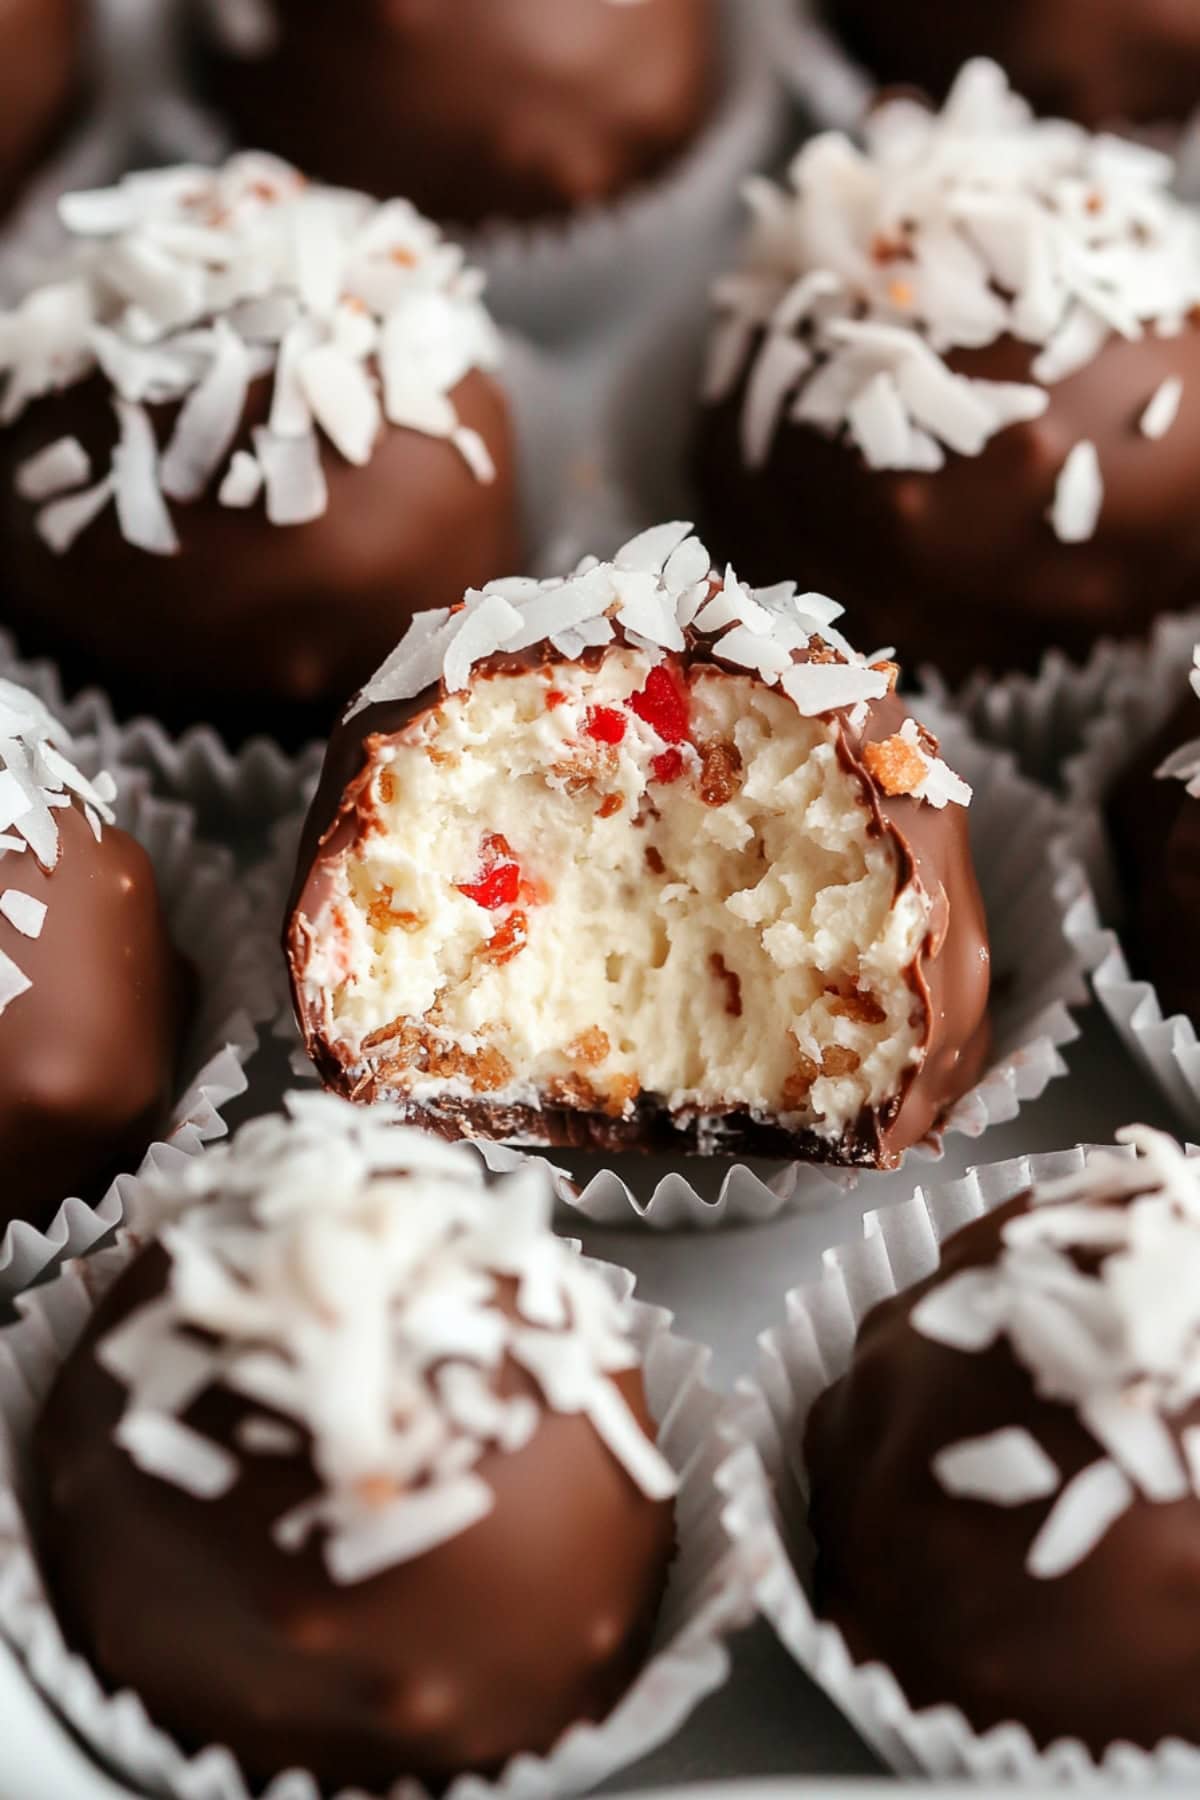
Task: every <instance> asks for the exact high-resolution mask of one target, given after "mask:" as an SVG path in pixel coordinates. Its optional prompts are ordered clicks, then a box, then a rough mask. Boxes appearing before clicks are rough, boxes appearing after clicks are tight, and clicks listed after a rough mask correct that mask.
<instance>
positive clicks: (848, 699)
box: [780, 662, 888, 719]
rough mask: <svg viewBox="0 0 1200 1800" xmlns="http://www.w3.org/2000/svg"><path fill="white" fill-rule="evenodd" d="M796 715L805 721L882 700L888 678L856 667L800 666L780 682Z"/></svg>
mask: <svg viewBox="0 0 1200 1800" xmlns="http://www.w3.org/2000/svg"><path fill="white" fill-rule="evenodd" d="M780 686H781V687H782V689H783V691H784V693H785V694H786V695H787V697H788V699H789V700H790V701H791V702H792V704H793V706H794V707H795V708H796V711H797V712H798V713H800V714H801V715H802V716H803V717H804V718H806V719H815V718H819V717H820V715H821V714H822V713H828V712H836V711H838V710H840V709H841V708H843V707H847V706H858V705H861V704H863V703H864V702H867V701H871V700H882V699H883V697H884V695H885V694H886V693H887V692H888V677H887V676H886V675H884V674H877V673H876V671H875V670H874V669H868V668H866V667H865V666H863V665H861V664H857V663H817V662H807V663H797V664H796V665H795V667H794V668H791V669H789V670H788V672H787V674H786V675H784V676H783V677H782V679H781V681H780Z"/></svg>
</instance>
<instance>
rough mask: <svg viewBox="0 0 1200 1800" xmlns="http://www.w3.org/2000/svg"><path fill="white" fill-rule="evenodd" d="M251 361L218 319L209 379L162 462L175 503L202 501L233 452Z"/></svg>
mask: <svg viewBox="0 0 1200 1800" xmlns="http://www.w3.org/2000/svg"><path fill="white" fill-rule="evenodd" d="M249 385H250V358H249V354H248V352H247V350H246V346H245V344H244V343H243V342H242V340H241V338H240V337H238V335H237V333H236V332H235V331H234V330H233V329H232V327H231V326H230V325H229V324H228V323H227V322H226V321H225V320H224V319H218V320H217V322H216V325H215V326H214V328H213V357H212V363H211V366H210V368H209V370H208V373H207V375H205V377H204V378H203V380H202V381H201V382H200V383H199V385H198V386H197V387H195V388H193V389H192V391H191V393H190V394H189V395H188V397H187V399H186V400H185V401H184V403H183V405H182V407H181V408H180V410H179V417H178V419H177V420H176V421H175V429H174V431H173V432H172V433H171V441H170V443H169V444H168V445H167V448H166V450H165V452H164V454H163V459H162V487H163V492H164V493H165V494H168V495H170V497H171V499H173V500H198V499H199V498H200V496H201V494H203V493H204V491H205V489H206V488H207V487H208V484H209V482H210V481H211V480H212V478H213V476H214V475H215V474H216V472H217V470H218V468H219V467H220V466H221V464H222V463H223V462H224V460H225V458H226V456H227V455H228V454H229V447H230V445H231V444H232V443H233V440H234V438H235V437H236V436H237V433H238V429H239V427H240V426H241V423H242V415H243V413H244V411H245V407H246V394H247V391H248V389H249Z"/></svg>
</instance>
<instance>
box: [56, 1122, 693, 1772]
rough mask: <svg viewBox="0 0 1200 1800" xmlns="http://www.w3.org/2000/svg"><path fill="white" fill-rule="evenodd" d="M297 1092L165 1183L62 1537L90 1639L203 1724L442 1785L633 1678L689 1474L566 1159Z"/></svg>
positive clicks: (115, 1296) (66, 1616) (78, 1376)
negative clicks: (651, 1392)
mask: <svg viewBox="0 0 1200 1800" xmlns="http://www.w3.org/2000/svg"><path fill="white" fill-rule="evenodd" d="M286 1105H287V1116H286V1117H271V1118H263V1119H259V1120H256V1121H255V1122H253V1123H252V1124H250V1125H248V1126H247V1127H245V1128H244V1129H243V1130H242V1131H241V1132H240V1133H239V1134H238V1136H237V1138H236V1139H235V1140H234V1141H233V1143H232V1144H230V1145H229V1146H225V1147H221V1148H219V1149H218V1150H216V1151H215V1152H214V1153H213V1154H212V1155H211V1156H206V1157H204V1158H203V1159H196V1160H195V1162H194V1163H190V1164H188V1165H187V1166H185V1167H183V1168H181V1169H178V1170H176V1171H173V1172H171V1173H170V1174H169V1175H166V1176H163V1177H161V1178H157V1179H156V1180H155V1181H154V1182H153V1183H152V1184H151V1187H150V1190H149V1192H148V1194H147V1195H146V1196H144V1197H143V1201H142V1211H141V1213H140V1215H139V1225H140V1227H141V1229H142V1230H143V1231H145V1230H148V1229H154V1228H155V1227H156V1228H157V1229H156V1236H155V1238H154V1241H153V1242H152V1244H151V1246H150V1248H149V1249H147V1250H145V1251H144V1252H142V1253H141V1254H140V1255H139V1256H137V1257H136V1258H135V1260H134V1262H133V1263H132V1265H131V1266H130V1267H129V1268H128V1269H127V1270H126V1271H125V1273H124V1274H123V1275H122V1276H121V1277H120V1278H119V1279H118V1281H117V1283H116V1284H115V1286H114V1287H113V1288H112V1289H111V1290H110V1292H109V1293H108V1294H107V1295H106V1296H105V1298H104V1300H103V1301H102V1303H101V1305H100V1307H99V1309H98V1312H97V1314H96V1316H95V1318H94V1320H93V1321H92V1323H91V1325H90V1327H89V1330H88V1332H87V1334H86V1336H85V1338H84V1340H83V1342H82V1343H81V1345H80V1346H79V1347H78V1348H77V1349H76V1350H75V1351H74V1352H73V1354H72V1355H71V1357H70V1358H69V1359H68V1361H67V1363H66V1365H65V1367H64V1369H63V1370H62V1371H61V1373H60V1375H59V1378H58V1381H57V1383H56V1386H55V1388H54V1390H53V1391H52V1393H51V1395H50V1396H49V1399H48V1401H47V1403H46V1406H45V1409H44V1411H43V1414H42V1417H41V1420H40V1422H39V1425H38V1427H37V1433H36V1446H35V1456H36V1462H37V1468H38V1487H39V1500H38V1505H37V1517H38V1520H39V1525H40V1540H41V1543H42V1545H43V1548H44V1551H45V1554H46V1559H47V1566H48V1571H49V1577H50V1582H51V1585H52V1588H53V1590H54V1594H55V1598H56V1601H57V1603H58V1606H59V1610H60V1612H61V1614H62V1617H63V1621H64V1625H65V1627H66V1629H67V1631H68V1634H69V1635H70V1636H71V1638H72V1641H73V1643H74V1645H75V1647H76V1648H77V1649H79V1650H80V1651H82V1652H83V1653H84V1654H85V1655H86V1656H88V1658H89V1659H90V1660H91V1661H92V1662H93V1664H94V1666H95V1667H96V1669H97V1671H98V1673H100V1675H101V1676H102V1678H103V1679H104V1680H105V1681H106V1682H107V1683H108V1684H109V1685H110V1686H112V1687H114V1688H122V1687H128V1688H130V1689H132V1690H133V1691H134V1692H135V1693H137V1694H138V1696H139V1697H140V1699H141V1700H142V1702H143V1704H145V1705H146V1707H147V1708H148V1710H149V1712H150V1715H151V1717H152V1718H153V1719H154V1720H155V1722H156V1723H157V1724H158V1725H159V1726H160V1727H163V1728H165V1729H167V1730H168V1731H171V1732H172V1733H174V1734H175V1735H176V1736H177V1737H178V1738H180V1739H182V1740H183V1741H184V1742H185V1743H187V1744H189V1745H192V1746H199V1745H202V1744H204V1743H206V1742H220V1743H222V1744H227V1745H228V1746H229V1747H230V1748H231V1750H232V1751H233V1753H234V1755H235V1756H236V1757H237V1758H238V1760H239V1762H240V1764H241V1766H242V1768H243V1770H244V1771H245V1773H246V1774H247V1777H248V1779H249V1780H250V1781H251V1783H252V1784H254V1785H257V1784H258V1783H260V1782H266V1781H269V1780H270V1779H271V1778H272V1777H273V1776H275V1775H276V1774H278V1773H279V1771H280V1770H281V1769H283V1768H285V1767H296V1766H303V1767H305V1768H307V1769H309V1770H311V1771H312V1772H313V1774H314V1775H315V1776H316V1779H317V1781H318V1783H319V1784H320V1785H321V1786H322V1788H323V1789H324V1788H328V1789H330V1790H332V1788H333V1787H335V1786H336V1787H338V1788H339V1790H340V1788H341V1787H343V1786H344V1785H345V1784H347V1783H350V1784H352V1785H355V1786H359V1785H361V1786H362V1787H363V1788H364V1789H366V1790H368V1791H370V1792H383V1791H384V1790H385V1789H387V1788H388V1787H390V1785H391V1783H392V1782H393V1781H394V1780H395V1779H396V1778H397V1776H399V1775H401V1774H404V1775H410V1776H413V1777H416V1778H418V1779H420V1780H423V1781H425V1782H426V1783H428V1784H429V1785H430V1786H437V1787H441V1786H444V1785H445V1783H446V1782H447V1781H449V1780H451V1779H452V1778H453V1777H454V1776H455V1775H457V1774H460V1773H464V1772H466V1771H468V1770H478V1771H480V1772H490V1771H492V1770H494V1769H498V1768H499V1767H500V1766H501V1765H502V1764H503V1763H504V1762H505V1761H506V1760H507V1759H508V1758H509V1757H510V1756H511V1755H515V1754H517V1753H519V1752H522V1751H527V1752H534V1753H536V1752H542V1751H545V1750H547V1749H549V1748H550V1747H551V1745H552V1744H553V1743H554V1742H555V1741H556V1740H557V1738H558V1737H559V1736H560V1735H561V1733H562V1732H563V1731H564V1730H566V1729H567V1728H568V1727H570V1726H572V1725H576V1724H579V1723H582V1722H585V1721H590V1720H599V1719H601V1718H603V1717H604V1716H605V1714H606V1713H607V1712H608V1711H609V1710H610V1709H611V1707H612V1706H613V1704H615V1702H616V1700H617V1699H618V1698H619V1696H620V1694H621V1693H622V1692H623V1691H624V1689H625V1687H626V1686H627V1685H628V1683H629V1682H630V1681H631V1679H632V1678H633V1676H634V1674H635V1673H636V1670H637V1668H638V1665H639V1663H640V1661H641V1659H642V1657H643V1656H644V1654H645V1652H646V1649H647V1646H648V1643H649V1639H650V1634H651V1632H652V1630H653V1625H654V1619H655V1616H656V1613H657V1609H658V1605H659V1601H660V1599H661V1596H662V1593H663V1590H664V1586H665V1582H666V1576H667V1570H668V1567H669V1564H670V1561H671V1558H672V1554H673V1548H674V1530H673V1513H674V1508H673V1498H674V1495H675V1492H676V1488H677V1479H676V1475H675V1472H674V1470H673V1469H672V1468H671V1466H670V1464H669V1463H668V1461H667V1460H666V1458H665V1457H664V1455H663V1454H662V1452H661V1451H660V1450H659V1449H658V1447H657V1446H656V1443H655V1436H654V1426H653V1424H652V1422H651V1419H650V1416H649V1412H648V1408H647V1403H646V1398H645V1393H644V1389H643V1380H642V1373H641V1368H640V1357H639V1352H638V1349H637V1345H636V1342H635V1337H634V1329H633V1320H632V1313H631V1307H630V1304H629V1302H628V1301H626V1300H623V1299H621V1298H619V1297H618V1295H617V1292H616V1290H615V1289H614V1288H613V1287H612V1286H611V1285H610V1284H609V1282H608V1281H607V1280H606V1279H605V1278H604V1277H603V1275H602V1274H600V1273H599V1272H598V1271H597V1270H596V1269H594V1268H592V1267H590V1266H588V1265H587V1264H585V1263H584V1262H583V1261H582V1259H581V1258H580V1257H579V1256H578V1255H577V1254H576V1252H575V1251H574V1250H573V1249H571V1247H570V1246H568V1245H567V1244H565V1243H564V1242H563V1241H562V1240H560V1239H558V1238H556V1237H555V1236H554V1234H553V1232H552V1230H551V1225H550V1220H551V1213H552V1209H553V1192H552V1187H551V1183H550V1179H549V1176H548V1174H547V1172H546V1170H545V1168H544V1167H543V1166H542V1165H540V1164H537V1163H529V1164H526V1165H525V1166H523V1167H520V1168H518V1169H517V1170H516V1171H515V1172H513V1173H510V1174H507V1175H502V1176H498V1177H492V1176H489V1174H488V1172H487V1170H486V1168H485V1166H484V1163H483V1161H482V1159H481V1158H480V1157H479V1156H478V1155H477V1154H476V1153H475V1152H474V1151H473V1150H470V1149H467V1148H465V1147H461V1146H451V1145H447V1144H444V1143H442V1142H441V1141H440V1140H438V1139H437V1138H435V1137H430V1136H427V1135H425V1134H422V1133H416V1132H410V1131H406V1130H404V1129H403V1128H402V1127H401V1123H400V1115H399V1114H398V1113H397V1112H395V1111H389V1110H388V1109H386V1108H380V1109H379V1110H378V1111H376V1112H364V1111H363V1110H362V1109H359V1108H355V1107H352V1106H350V1105H348V1104H347V1103H346V1102H344V1101H340V1100H336V1099H333V1098H332V1097H330V1096H327V1095H320V1094H306V1095H291V1096H289V1097H288V1099H287V1102H286ZM131 1521H133V1522H135V1523H136V1529H133V1530H131V1528H130V1526H131ZM168 1570H173V1571H174V1581H171V1580H165V1579H164V1580H161V1581H160V1579H159V1577H160V1576H165V1574H166V1572H167V1571H168ZM135 1571H136V1576H135ZM135 1578H136V1581H137V1587H138V1591H139V1592H140V1593H141V1594H142V1595H143V1604H142V1605H141V1606H140V1607H139V1608H138V1609H137V1618H136V1620H135V1621H133V1622H132V1623H131V1624H129V1626H128V1628H125V1627H122V1629H120V1630H119V1631H115V1632H114V1631H113V1629H112V1622H113V1620H114V1618H115V1617H117V1616H119V1615H123V1614H126V1613H127V1612H128V1593H129V1589H130V1582H131V1581H132V1580H134V1579H135ZM180 1582H185V1583H186V1586H187V1591H188V1593H189V1595H190V1596H191V1598H190V1600H189V1629H188V1632H187V1633H186V1634H183V1635H182V1636H181V1634H180V1631H179V1620H178V1610H177V1607H176V1606H175V1605H174V1603H173V1602H172V1601H171V1598H170V1596H171V1595H172V1594H173V1593H175V1592H177V1591H178V1585H177V1584H178V1583H180ZM468 1625H469V1628H468ZM435 1688H436V1690H437V1693H438V1695H439V1696H444V1698H440V1697H439V1698H438V1699H437V1700H436V1702H435V1701H433V1700H431V1701H429V1702H428V1703H426V1701H425V1700H424V1699H423V1697H422V1696H423V1695H424V1694H425V1693H426V1692H427V1691H430V1690H432V1689H435Z"/></svg>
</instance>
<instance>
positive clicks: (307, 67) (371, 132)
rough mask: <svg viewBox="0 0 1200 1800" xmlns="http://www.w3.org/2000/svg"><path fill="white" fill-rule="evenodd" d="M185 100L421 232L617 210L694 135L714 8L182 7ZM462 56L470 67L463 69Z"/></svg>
mask: <svg viewBox="0 0 1200 1800" xmlns="http://www.w3.org/2000/svg"><path fill="white" fill-rule="evenodd" d="M189 10H190V11H192V12H193V13H194V14H195V15H196V16H197V23H198V26H199V29H198V31H197V32H196V33H195V34H194V35H195V37H196V39H197V41H198V50H199V56H198V58H197V62H198V69H197V74H198V78H199V85H200V87H201V89H202V92H203V96H204V98H206V99H207V100H208V101H210V102H211V103H212V105H213V107H214V108H215V110H216V112H217V115H218V120H219V123H220V124H221V125H223V126H224V127H225V128H226V129H228V128H229V127H232V129H233V131H234V132H235V133H237V134H238V135H239V136H240V138H241V139H242V141H243V142H246V143H249V144H258V145H262V146H263V147H264V148H266V149H270V150H276V151H279V152H280V153H282V154H283V155H285V156H292V157H297V158H300V159H303V160H304V161H305V163H306V164H309V165H311V166H312V167H313V168H314V169H318V170H320V172H321V174H322V175H323V176H324V177H325V179H327V180H329V181H334V182H340V183H345V184H347V185H349V186H352V187H361V188H366V189H367V190H369V191H370V192H372V193H380V194H384V193H391V192H393V191H395V189H396V187H397V184H398V183H399V184H400V186H401V187H402V189H403V190H404V191H406V192H409V193H411V195H412V197H413V199H414V200H415V201H416V202H417V204H418V205H419V206H420V207H421V208H422V210H423V211H425V212H427V213H429V214H430V215H431V216H432V217H434V218H439V219H449V220H453V221H454V222H455V223H456V224H459V225H477V224H480V223H482V222H484V221H487V220H514V219H521V220H537V221H543V220H544V221H547V222H552V221H556V220H558V219H560V218H563V217H565V216H567V215H570V214H572V213H575V212H577V211H579V210H581V209H584V208H587V207H595V206H600V205H606V204H608V203H610V202H611V203H616V204H618V205H619V204H620V203H621V202H622V200H623V199H624V198H625V196H626V194H627V193H628V192H629V191H630V190H632V189H635V188H636V187H638V186H639V185H640V184H642V183H643V182H645V181H647V180H653V179H655V178H657V177H658V176H659V175H660V173H661V172H662V171H664V170H665V169H666V168H667V167H668V166H669V165H670V164H671V163H672V161H673V160H674V159H675V158H676V157H677V156H679V155H680V154H682V153H683V152H684V151H685V150H686V149H687V147H688V146H689V144H690V143H691V141H692V139H693V138H694V137H695V136H696V135H697V134H698V133H699V132H700V131H701V130H702V129H703V127H704V125H705V122H706V120H707V118H708V115H709V111H710V109H711V106H712V105H713V103H714V102H715V100H716V98H717V87H718V83H719V80H720V70H719V67H718V55H719V25H718V17H717V7H716V5H715V4H714V3H713V0H566V4H562V3H561V0H455V5H454V7H453V8H452V9H451V8H447V7H445V6H436V5H432V4H426V3H424V0H422V3H420V4H413V3H412V0H404V3H403V4H385V0H343V4H342V5H341V7H340V9H339V10H338V12H337V14H336V17H335V16H334V15H333V14H331V13H330V12H329V11H328V10H327V9H326V8H322V7H320V6H313V5H311V4H309V3H307V0H253V4H252V5H247V4H246V3H245V0H229V3H226V0H189ZM464 44H468V45H470V49H471V54H470V56H464V55H463V46H464Z"/></svg>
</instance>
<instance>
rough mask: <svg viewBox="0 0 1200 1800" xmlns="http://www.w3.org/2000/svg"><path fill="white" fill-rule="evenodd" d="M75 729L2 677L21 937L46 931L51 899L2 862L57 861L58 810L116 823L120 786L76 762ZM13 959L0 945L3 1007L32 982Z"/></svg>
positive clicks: (0, 770) (0, 712)
mask: <svg viewBox="0 0 1200 1800" xmlns="http://www.w3.org/2000/svg"><path fill="white" fill-rule="evenodd" d="M72 748H73V745H72V742H71V736H70V733H69V732H68V731H67V730H66V729H65V728H64V727H63V726H62V725H60V724H59V722H58V720H57V719H56V718H55V717H54V715H53V713H51V712H50V710H49V709H48V708H47V707H46V706H44V705H43V704H42V702H41V701H40V700H39V699H38V698H37V697H36V695H34V694H31V693H29V692H27V690H26V689H25V688H22V687H18V686H17V685H16V684H15V683H14V682H11V681H0V914H3V916H4V917H5V918H6V919H7V920H8V922H9V924H10V925H12V926H14V927H15V929H16V930H17V931H19V932H20V933H21V935H22V936H23V937H29V938H36V937H39V936H40V935H41V931H42V926H43V925H44V923H45V919H46V910H47V909H46V905H45V903H44V902H42V901H40V900H37V899H35V898H34V896H33V895H31V894H26V893H23V892H22V891H21V890H20V889H17V888H7V887H5V886H4V866H3V865H4V861H5V859H6V858H7V857H9V856H20V855H24V854H25V852H27V851H29V852H32V854H33V855H34V856H35V857H36V859H37V861H38V863H39V864H40V865H41V867H42V868H43V869H46V870H48V871H49V870H53V868H54V866H55V864H56V863H57V861H58V850H59V835H58V822H57V820H56V819H55V816H54V815H55V813H56V812H57V811H58V810H59V808H60V807H64V806H72V805H75V804H78V805H79V806H80V807H81V809H82V811H83V815H84V818H85V819H86V820H87V822H88V825H89V826H90V828H91V831H92V833H93V835H94V836H95V837H96V838H97V840H98V839H99V837H100V835H101V832H102V830H103V828H104V826H105V825H106V824H107V825H111V824H112V822H113V812H112V806H111V802H112V801H113V800H115V799H116V795H117V784H116V782H115V781H114V780H113V778H112V776H111V775H110V774H108V773H107V771H102V772H101V773H100V774H99V775H97V776H96V777H95V779H94V780H91V781H89V780H88V778H87V777H86V776H85V775H84V774H82V773H81V771H80V770H79V769H77V768H76V766H75V764H74V763H73V762H72V761H71V757H70V752H71V750H72ZM30 985H31V983H30V980H29V977H28V976H27V975H25V974H24V973H23V972H22V970H21V969H20V967H19V966H18V964H17V963H16V962H14V961H13V959H12V957H10V956H8V955H6V954H5V952H4V951H2V950H0V1012H3V1011H4V1010H5V1008H6V1007H7V1006H9V1005H10V1004H11V1002H12V1001H14V1000H16V999H17V998H18V997H19V996H20V995H21V994H23V993H25V992H26V991H27V990H28V988H29V987H30Z"/></svg>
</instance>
